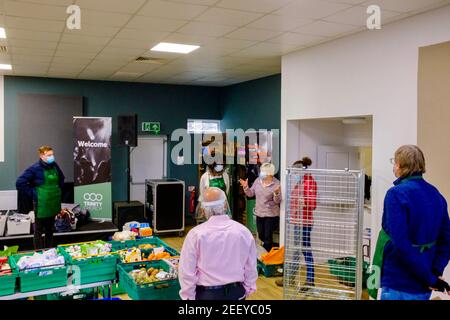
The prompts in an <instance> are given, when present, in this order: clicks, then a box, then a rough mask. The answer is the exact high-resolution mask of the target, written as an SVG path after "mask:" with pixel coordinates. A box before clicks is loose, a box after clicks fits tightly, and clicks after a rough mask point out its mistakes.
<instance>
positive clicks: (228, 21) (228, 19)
mask: <svg viewBox="0 0 450 320" xmlns="http://www.w3.org/2000/svg"><path fill="white" fill-rule="evenodd" d="M260 17H262V14H259V13H253V12H246V11H238V10H230V9H222V8H209V9H208V10H206V11H205V12H204V13H203V14H202V15H200V16H199V17H197V18H196V19H195V20H197V21H202V22H210V23H218V24H223V25H230V26H236V27H241V26H243V25H246V24H248V23H250V22H253V21H255V20H256V19H258V18H260Z"/></svg>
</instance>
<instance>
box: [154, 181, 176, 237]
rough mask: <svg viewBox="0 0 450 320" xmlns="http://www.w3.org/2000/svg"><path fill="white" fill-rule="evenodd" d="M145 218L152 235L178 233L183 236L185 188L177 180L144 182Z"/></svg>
mask: <svg viewBox="0 0 450 320" xmlns="http://www.w3.org/2000/svg"><path fill="white" fill-rule="evenodd" d="M145 198H146V200H145V204H146V213H147V218H148V219H150V221H151V222H152V228H153V231H154V233H156V234H158V233H167V232H178V233H179V236H183V234H184V223H185V187H184V181H181V180H177V179H155V180H153V179H150V180H146V181H145Z"/></svg>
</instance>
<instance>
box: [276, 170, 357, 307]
mask: <svg viewBox="0 0 450 320" xmlns="http://www.w3.org/2000/svg"><path fill="white" fill-rule="evenodd" d="M286 174H287V176H286V178H287V179H286V197H285V199H286V216H285V239H284V245H285V261H284V274H283V285H284V286H283V295H284V299H286V300H309V299H311V300H359V299H361V294H362V286H363V272H364V271H363V256H362V251H363V250H362V233H363V231H362V229H363V212H364V207H363V206H364V171H363V170H361V171H353V170H352V171H350V170H314V169H300V168H289V169H287V173H286Z"/></svg>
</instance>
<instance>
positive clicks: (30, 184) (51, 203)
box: [16, 146, 64, 249]
mask: <svg viewBox="0 0 450 320" xmlns="http://www.w3.org/2000/svg"><path fill="white" fill-rule="evenodd" d="M39 158H40V159H39V161H38V162H36V163H35V164H33V165H32V166H31V167H29V168H28V169H26V170H25V171H24V172H23V174H22V175H21V176H20V177H19V178H18V179H17V181H16V188H17V190H18V191H21V192H22V193H23V194H26V195H27V196H28V197H30V199H33V204H34V213H35V226H34V247H35V249H42V248H50V247H52V245H53V232H54V225H55V216H56V215H57V214H58V213H59V212H60V211H61V193H62V192H61V190H62V188H63V186H64V174H63V172H62V171H61V169H60V168H59V166H58V164H57V163H56V162H55V156H54V153H53V149H52V148H51V147H49V146H42V147H40V148H39ZM44 233H45V242H44V240H43V239H42V235H43V234H44Z"/></svg>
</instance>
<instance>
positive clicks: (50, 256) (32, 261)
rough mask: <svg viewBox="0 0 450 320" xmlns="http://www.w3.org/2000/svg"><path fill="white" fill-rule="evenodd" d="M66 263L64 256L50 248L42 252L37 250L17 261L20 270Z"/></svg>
mask: <svg viewBox="0 0 450 320" xmlns="http://www.w3.org/2000/svg"><path fill="white" fill-rule="evenodd" d="M64 264H65V260H64V257H63V256H62V255H60V254H58V252H57V251H56V249H49V250H47V251H43V252H42V253H39V252H35V253H34V254H33V255H31V256H23V257H21V258H20V259H19V261H18V262H17V266H18V267H19V270H26V269H34V268H41V267H49V266H61V265H62V266H63V265H64Z"/></svg>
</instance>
